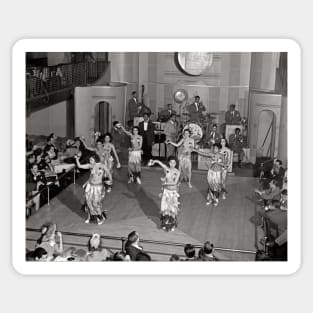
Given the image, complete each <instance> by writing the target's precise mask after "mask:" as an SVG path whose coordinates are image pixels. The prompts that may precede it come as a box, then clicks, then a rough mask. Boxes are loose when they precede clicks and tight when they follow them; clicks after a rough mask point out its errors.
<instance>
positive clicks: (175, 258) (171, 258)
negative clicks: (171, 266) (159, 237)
mask: <svg viewBox="0 0 313 313" xmlns="http://www.w3.org/2000/svg"><path fill="white" fill-rule="evenodd" d="M170 261H180V258H179V256H178V255H177V254H172V255H171V257H170Z"/></svg>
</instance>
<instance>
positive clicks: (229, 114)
mask: <svg viewBox="0 0 313 313" xmlns="http://www.w3.org/2000/svg"><path fill="white" fill-rule="evenodd" d="M225 122H226V124H228V125H239V124H240V122H241V116H240V112H239V111H237V110H236V106H235V105H234V104H231V105H230V107H229V110H228V111H226V113H225Z"/></svg>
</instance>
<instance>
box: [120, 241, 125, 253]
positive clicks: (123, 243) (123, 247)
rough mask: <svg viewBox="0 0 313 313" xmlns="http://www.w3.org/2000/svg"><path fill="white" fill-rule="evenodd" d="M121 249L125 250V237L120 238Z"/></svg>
mask: <svg viewBox="0 0 313 313" xmlns="http://www.w3.org/2000/svg"><path fill="white" fill-rule="evenodd" d="M121 240H122V251H123V252H125V241H126V239H125V238H122V239H121Z"/></svg>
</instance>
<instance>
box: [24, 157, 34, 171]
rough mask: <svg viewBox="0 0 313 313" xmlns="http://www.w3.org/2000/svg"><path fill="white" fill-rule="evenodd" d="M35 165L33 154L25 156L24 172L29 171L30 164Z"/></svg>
mask: <svg viewBox="0 0 313 313" xmlns="http://www.w3.org/2000/svg"><path fill="white" fill-rule="evenodd" d="M34 163H36V156H35V154H34V153H31V154H29V155H28V156H27V159H26V171H30V169H31V166H32V164H34Z"/></svg>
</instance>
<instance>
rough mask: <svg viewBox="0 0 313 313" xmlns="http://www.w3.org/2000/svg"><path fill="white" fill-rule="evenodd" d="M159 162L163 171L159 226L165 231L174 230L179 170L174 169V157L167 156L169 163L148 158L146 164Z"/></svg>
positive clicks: (177, 209)
mask: <svg viewBox="0 0 313 313" xmlns="http://www.w3.org/2000/svg"><path fill="white" fill-rule="evenodd" d="M154 164H159V165H160V166H161V167H162V168H163V170H164V173H165V177H162V178H161V181H162V199H161V210H160V211H161V212H160V213H161V217H160V219H161V227H162V229H164V230H165V231H174V230H175V228H176V227H177V215H178V211H179V201H178V198H179V193H178V184H179V177H180V171H179V170H177V169H176V159H175V157H170V158H169V165H168V166H166V165H165V164H164V163H162V162H160V161H158V160H150V161H149V163H148V165H149V166H153V165H154Z"/></svg>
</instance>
